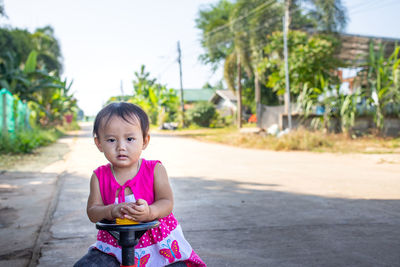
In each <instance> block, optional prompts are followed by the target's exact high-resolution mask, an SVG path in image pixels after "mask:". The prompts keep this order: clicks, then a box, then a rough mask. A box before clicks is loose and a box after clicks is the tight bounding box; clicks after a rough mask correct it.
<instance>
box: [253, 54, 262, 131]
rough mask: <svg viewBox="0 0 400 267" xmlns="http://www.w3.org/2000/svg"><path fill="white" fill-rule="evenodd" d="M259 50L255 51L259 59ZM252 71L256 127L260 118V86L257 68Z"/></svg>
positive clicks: (259, 124) (259, 126)
mask: <svg viewBox="0 0 400 267" xmlns="http://www.w3.org/2000/svg"><path fill="white" fill-rule="evenodd" d="M260 55H261V52H258V53H257V60H258V59H259V57H260ZM254 69H255V73H254V86H255V101H256V117H257V127H258V128H261V120H262V117H261V116H262V115H261V114H262V112H261V111H262V106H261V88H260V79H259V74H258V71H257V68H254Z"/></svg>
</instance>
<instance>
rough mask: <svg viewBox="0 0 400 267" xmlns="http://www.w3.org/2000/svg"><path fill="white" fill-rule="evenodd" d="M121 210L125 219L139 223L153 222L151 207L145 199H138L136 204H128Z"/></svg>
mask: <svg viewBox="0 0 400 267" xmlns="http://www.w3.org/2000/svg"><path fill="white" fill-rule="evenodd" d="M127 204H128V205H126V206H124V207H122V208H121V210H122V212H123V213H124V217H125V218H127V219H130V220H134V221H137V222H146V221H151V220H152V218H151V212H150V207H149V205H148V204H147V201H146V200H144V199H138V200H137V201H136V203H127Z"/></svg>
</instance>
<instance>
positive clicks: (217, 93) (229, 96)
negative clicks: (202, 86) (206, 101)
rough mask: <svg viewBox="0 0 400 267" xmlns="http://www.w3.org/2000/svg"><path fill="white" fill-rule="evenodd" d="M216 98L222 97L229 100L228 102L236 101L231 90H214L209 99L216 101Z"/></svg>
mask: <svg viewBox="0 0 400 267" xmlns="http://www.w3.org/2000/svg"><path fill="white" fill-rule="evenodd" d="M218 98H223V99H225V100H229V101H230V102H236V101H237V98H236V95H235V93H234V92H232V91H231V90H216V91H215V93H214V95H213V96H212V98H211V99H210V101H211V102H213V103H216V101H217V100H218Z"/></svg>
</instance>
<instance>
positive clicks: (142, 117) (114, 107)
mask: <svg viewBox="0 0 400 267" xmlns="http://www.w3.org/2000/svg"><path fill="white" fill-rule="evenodd" d="M113 116H117V117H119V118H122V119H124V120H125V121H126V122H129V123H131V122H132V118H134V117H136V118H137V119H138V120H139V122H140V128H141V129H142V134H143V139H145V138H146V136H147V135H148V134H149V117H148V116H147V114H146V112H144V110H143V109H142V108H140V107H139V106H136V105H134V104H131V103H126V102H117V103H111V104H108V105H107V106H105V107H104V108H103V109H102V110H100V112H99V113H97V115H96V119H95V120H94V126H93V136H94V137H99V128H100V127H101V124H102V123H103V126H104V125H106V124H107V123H108V121H109V120H110V118H111V117H113Z"/></svg>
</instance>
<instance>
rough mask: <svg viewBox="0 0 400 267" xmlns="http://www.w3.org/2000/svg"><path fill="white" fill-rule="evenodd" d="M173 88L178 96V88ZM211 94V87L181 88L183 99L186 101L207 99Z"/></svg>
mask: <svg viewBox="0 0 400 267" xmlns="http://www.w3.org/2000/svg"><path fill="white" fill-rule="evenodd" d="M175 90H176V91H177V93H178V96H180V89H175ZM213 94H214V90H213V89H183V99H184V100H185V101H186V102H196V101H208V100H210V98H211V97H212V96H213Z"/></svg>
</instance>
